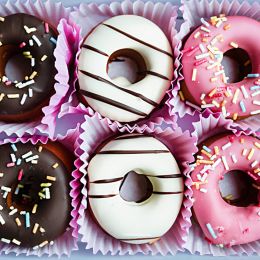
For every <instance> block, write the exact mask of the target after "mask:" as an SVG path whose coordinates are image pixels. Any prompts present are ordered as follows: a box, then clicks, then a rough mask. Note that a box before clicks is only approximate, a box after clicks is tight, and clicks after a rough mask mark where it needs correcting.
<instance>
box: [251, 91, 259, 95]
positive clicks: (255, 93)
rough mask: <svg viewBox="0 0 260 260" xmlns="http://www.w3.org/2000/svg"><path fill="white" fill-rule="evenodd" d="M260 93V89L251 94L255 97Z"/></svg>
mask: <svg viewBox="0 0 260 260" xmlns="http://www.w3.org/2000/svg"><path fill="white" fill-rule="evenodd" d="M259 94H260V90H258V91H256V92H254V93H253V94H251V96H252V97H255V96H257V95H259Z"/></svg>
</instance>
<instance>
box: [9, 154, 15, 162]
mask: <svg viewBox="0 0 260 260" xmlns="http://www.w3.org/2000/svg"><path fill="white" fill-rule="evenodd" d="M10 156H11V160H12V162H13V163H14V162H16V156H15V154H14V153H11V154H10Z"/></svg>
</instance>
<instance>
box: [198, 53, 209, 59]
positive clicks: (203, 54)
mask: <svg viewBox="0 0 260 260" xmlns="http://www.w3.org/2000/svg"><path fill="white" fill-rule="evenodd" d="M209 55H210V54H209V52H206V53H202V54H200V55H196V56H195V59H196V60H201V59H204V58H207V57H209Z"/></svg>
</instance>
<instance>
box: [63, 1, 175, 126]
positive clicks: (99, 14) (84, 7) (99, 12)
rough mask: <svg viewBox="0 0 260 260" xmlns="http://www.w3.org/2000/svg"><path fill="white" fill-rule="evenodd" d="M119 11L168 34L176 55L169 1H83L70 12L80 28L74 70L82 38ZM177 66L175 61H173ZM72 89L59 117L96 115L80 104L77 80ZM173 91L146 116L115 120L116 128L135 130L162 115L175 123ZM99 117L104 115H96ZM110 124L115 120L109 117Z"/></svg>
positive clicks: (159, 118)
mask: <svg viewBox="0 0 260 260" xmlns="http://www.w3.org/2000/svg"><path fill="white" fill-rule="evenodd" d="M122 14H135V15H139V16H143V17H145V18H147V19H150V20H151V21H153V22H154V23H156V24H157V25H158V26H159V27H160V28H161V29H162V30H163V31H164V33H165V34H166V35H167V37H168V39H169V40H170V42H171V44H172V46H173V49H174V55H175V46H176V44H177V42H176V39H175V35H176V30H175V23H176V18H177V7H176V6H174V5H172V4H171V3H165V4H162V3H152V2H146V3H145V2H142V1H139V0H138V1H135V2H131V1H129V0H126V1H123V2H121V3H120V2H113V3H111V4H102V5H97V4H95V3H91V4H85V3H82V4H81V5H80V6H79V7H78V8H76V10H75V11H73V12H72V13H71V15H70V21H73V22H75V23H76V24H77V25H79V27H80V29H81V38H80V39H79V41H78V51H77V55H76V56H77V59H76V64H75V69H76V68H77V65H78V56H79V52H80V44H81V42H82V38H83V37H85V36H86V35H87V34H88V33H89V32H90V31H91V30H92V29H93V28H94V27H95V26H97V25H98V24H99V23H100V22H102V21H104V20H106V19H108V18H110V17H113V16H116V15H122ZM174 66H175V67H177V64H174ZM74 76H76V77H77V72H76V71H75V73H74ZM174 77H176V78H177V71H176V70H175V71H174ZM73 82H74V84H73V88H74V91H73V92H72V95H71V97H70V98H69V100H68V102H67V103H65V104H63V107H62V110H63V111H62V113H61V114H60V116H62V115H65V114H68V113H83V114H87V115H90V116H93V115H94V114H95V111H93V109H92V108H91V107H85V106H84V105H83V104H81V103H79V101H78V99H77V97H76V86H75V84H76V79H74V80H73ZM174 91H175V89H174V88H172V87H171V88H170V90H168V91H167V93H166V96H165V98H164V100H163V101H162V102H161V104H162V105H161V106H160V107H159V108H157V109H155V111H153V112H152V113H151V114H150V115H149V117H148V118H146V119H143V120H140V121H137V122H133V123H127V124H123V123H119V122H116V123H117V125H118V126H119V127H122V126H124V125H126V126H127V127H128V128H129V129H134V128H135V127H136V125H143V123H147V122H148V121H149V122H153V123H155V124H160V122H162V120H163V119H162V118H164V120H166V121H168V122H171V121H173V122H175V121H176V119H175V118H174V116H173V115H172V114H170V113H169V112H170V111H171V109H170V104H169V100H170V99H171V97H172V95H173V92H174ZM99 117H100V118H101V119H102V118H104V117H103V116H101V115H99ZM108 121H109V122H110V124H112V123H113V122H114V121H113V120H110V119H108Z"/></svg>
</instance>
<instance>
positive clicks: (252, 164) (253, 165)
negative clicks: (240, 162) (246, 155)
mask: <svg viewBox="0 0 260 260" xmlns="http://www.w3.org/2000/svg"><path fill="white" fill-rule="evenodd" d="M257 164H258V161H256V160H255V161H254V162H252V163H251V167H252V168H254V167H255V166H256V165H257Z"/></svg>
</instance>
